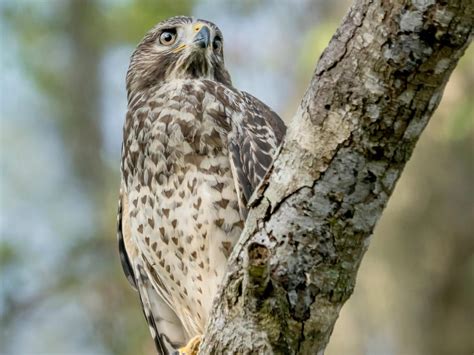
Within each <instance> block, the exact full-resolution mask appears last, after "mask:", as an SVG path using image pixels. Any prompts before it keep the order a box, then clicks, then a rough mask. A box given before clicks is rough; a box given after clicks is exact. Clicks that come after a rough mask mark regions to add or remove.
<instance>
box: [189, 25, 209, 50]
mask: <svg viewBox="0 0 474 355" xmlns="http://www.w3.org/2000/svg"><path fill="white" fill-rule="evenodd" d="M210 41H211V31H210V30H209V27H207V26H202V27H201V29H200V30H199V32H198V33H197V34H196V36H194V40H193V43H194V44H196V45H197V46H199V47H200V48H202V49H204V48H207V47H208V46H209V42H210Z"/></svg>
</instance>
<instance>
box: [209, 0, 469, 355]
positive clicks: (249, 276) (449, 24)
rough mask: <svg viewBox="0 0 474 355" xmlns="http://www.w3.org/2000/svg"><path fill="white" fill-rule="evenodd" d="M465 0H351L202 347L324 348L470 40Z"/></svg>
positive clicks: (238, 251) (235, 258)
mask: <svg viewBox="0 0 474 355" xmlns="http://www.w3.org/2000/svg"><path fill="white" fill-rule="evenodd" d="M473 8H474V6H473V3H472V0H468V1H462V0H452V1H434V0H413V1H399V2H389V1H381V0H379V1H375V0H356V1H355V2H354V4H353V6H352V8H351V9H350V11H349V13H348V14H347V15H346V17H345V18H344V20H343V22H342V24H341V26H340V27H339V29H338V30H337V32H336V34H335V35H334V37H333V38H332V40H331V42H330V44H329V46H328V48H327V49H326V50H325V52H324V53H323V55H322V56H321V58H320V60H319V63H318V65H317V67H316V70H315V72H314V75H313V78H312V81H311V84H310V87H309V88H308V90H307V92H306V94H305V96H304V98H303V100H302V103H301V105H300V107H299V109H298V112H297V113H296V115H295V117H294V119H293V121H292V123H291V125H290V127H289V130H288V134H287V137H286V140H285V143H284V145H283V147H282V149H281V151H280V152H279V154H278V156H277V158H276V160H275V162H274V165H273V168H272V171H271V174H269V176H268V179H267V180H266V181H265V183H264V184H263V185H262V186H261V187H260V189H259V191H258V195H257V197H256V198H254V201H253V208H252V210H251V212H250V214H249V216H248V219H247V223H246V228H245V231H244V232H243V234H242V236H241V238H240V240H239V243H238V245H237V246H236V247H235V249H234V251H233V253H232V255H231V257H230V260H229V266H228V272H227V274H226V276H225V278H224V280H223V283H222V287H221V289H220V292H219V295H218V297H217V298H216V300H215V304H214V309H213V313H212V315H211V320H210V322H209V324H208V327H207V331H206V334H205V337H204V340H203V343H202V345H201V353H203V354H213V353H216V354H224V353H239V354H243V353H281V354H295V353H299V354H316V353H318V354H322V353H323V352H324V349H325V347H326V345H327V343H328V341H329V337H330V335H331V332H332V330H333V327H334V324H335V321H336V319H337V317H338V315H339V311H340V309H341V307H342V305H343V304H344V302H345V301H346V300H347V299H348V298H349V296H350V295H351V294H352V292H353V289H354V284H355V278H356V274H357V270H358V267H359V265H360V262H361V259H362V257H363V255H364V252H365V250H366V249H367V246H368V244H369V237H370V235H371V233H372V231H373V228H374V226H375V223H376V222H377V220H378V219H379V217H380V215H381V213H382V210H383V209H384V206H385V205H386V203H387V200H388V198H389V197H390V195H391V193H392V191H393V189H394V186H395V183H396V181H397V180H398V178H399V176H400V174H401V172H402V170H403V168H404V166H405V164H406V162H407V160H408V159H409V158H410V156H411V153H412V151H413V148H414V146H415V143H416V141H417V140H418V138H419V136H420V134H421V132H422V131H423V129H424V127H425V126H426V124H427V123H428V121H429V119H430V117H431V115H432V114H433V112H434V110H435V109H436V107H437V105H438V103H439V101H440V99H441V96H442V92H443V89H444V86H445V84H446V82H447V80H448V78H449V76H450V74H451V72H452V71H453V69H454V67H455V66H456V64H457V61H458V59H459V58H460V57H461V56H462V54H463V53H464V50H465V49H466V48H467V46H468V44H469V43H470V41H471V38H472V28H473V22H474V20H473V19H474V14H473Z"/></svg>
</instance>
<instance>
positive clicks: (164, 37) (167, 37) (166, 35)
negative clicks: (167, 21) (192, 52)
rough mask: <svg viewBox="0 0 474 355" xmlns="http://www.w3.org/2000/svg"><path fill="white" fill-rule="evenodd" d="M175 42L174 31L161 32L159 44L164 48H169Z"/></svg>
mask: <svg viewBox="0 0 474 355" xmlns="http://www.w3.org/2000/svg"><path fill="white" fill-rule="evenodd" d="M174 41H176V31H173V30H165V31H163V32H161V35H160V43H161V44H162V45H164V46H171V45H172V44H173V43H174Z"/></svg>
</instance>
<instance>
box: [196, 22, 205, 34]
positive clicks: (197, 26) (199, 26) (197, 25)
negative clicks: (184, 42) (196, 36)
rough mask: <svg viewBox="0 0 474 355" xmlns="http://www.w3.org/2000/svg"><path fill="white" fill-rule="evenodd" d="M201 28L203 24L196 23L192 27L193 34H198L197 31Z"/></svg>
mask: <svg viewBox="0 0 474 355" xmlns="http://www.w3.org/2000/svg"><path fill="white" fill-rule="evenodd" d="M202 26H204V24H203V23H201V22H199V23H196V24H195V25H194V32H198V31H199V30H200V29H201V28H202Z"/></svg>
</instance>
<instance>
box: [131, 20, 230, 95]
mask: <svg viewBox="0 0 474 355" xmlns="http://www.w3.org/2000/svg"><path fill="white" fill-rule="evenodd" d="M200 78H202V79H210V80H215V81H218V82H221V83H223V84H225V85H231V79H230V75H229V73H228V72H227V70H226V69H225V66H224V51H223V37H222V33H221V31H220V30H219V28H218V27H217V26H216V25H214V24H213V23H212V22H209V21H205V20H200V19H194V18H192V17H183V16H179V17H172V18H170V19H168V20H165V21H162V22H160V23H158V24H157V25H156V26H155V27H154V28H153V29H151V30H150V31H149V32H148V33H147V34H146V35H145V37H144V38H143V40H142V41H141V42H140V44H139V45H138V46H137V48H136V50H135V52H134V53H133V55H132V58H131V60H130V66H129V69H128V73H127V91H128V93H129V95H130V93H131V92H134V91H136V90H143V89H146V88H148V87H151V86H155V85H159V84H161V83H165V82H167V81H170V80H175V79H200Z"/></svg>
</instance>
